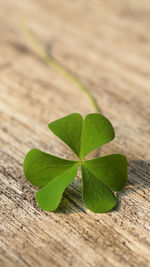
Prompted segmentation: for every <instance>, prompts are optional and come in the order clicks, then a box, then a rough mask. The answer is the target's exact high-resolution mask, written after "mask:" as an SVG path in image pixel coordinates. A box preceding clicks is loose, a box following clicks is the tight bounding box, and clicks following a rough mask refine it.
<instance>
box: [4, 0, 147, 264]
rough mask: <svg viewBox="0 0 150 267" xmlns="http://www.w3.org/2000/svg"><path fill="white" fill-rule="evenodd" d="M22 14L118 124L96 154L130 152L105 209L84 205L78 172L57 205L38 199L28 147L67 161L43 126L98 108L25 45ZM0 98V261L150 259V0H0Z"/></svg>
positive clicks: (125, 261)
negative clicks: (44, 206)
mask: <svg viewBox="0 0 150 267" xmlns="http://www.w3.org/2000/svg"><path fill="white" fill-rule="evenodd" d="M22 20H24V21H26V23H27V25H28V28H29V29H30V30H31V31H32V33H33V35H34V36H35V38H36V39H37V40H38V42H39V43H40V44H41V45H42V46H43V48H44V49H45V50H46V51H48V52H49V53H50V54H51V55H52V56H53V58H55V60H57V62H59V63H60V64H62V65H63V66H64V67H65V68H66V69H68V70H69V71H70V72H71V73H72V74H73V75H75V76H76V77H78V79H79V80H80V81H82V83H84V84H85V86H86V87H87V88H88V90H89V91H90V92H91V93H92V95H93V96H94V97H95V98H96V100H97V102H98V104H99V106H100V108H101V110H102V112H103V114H104V115H105V116H107V117H108V118H109V119H110V120H111V122H112V124H113V126H114V127H115V131H116V139H115V140H114V141H113V142H111V143H110V144H107V145H105V146H104V147H102V149H101V153H102V155H105V154H109V153H123V154H124V155H126V157H127V158H128V162H129V168H128V178H129V179H128V184H127V187H126V188H125V189H124V190H123V191H122V192H120V193H118V206H117V207H116V208H115V209H114V210H113V211H111V212H108V213H106V214H94V213H92V212H90V211H89V210H87V209H86V208H85V206H84V204H83V202H82V198H81V192H82V186H81V176H80V174H79V175H78V178H77V179H76V180H75V181H74V182H73V184H72V185H70V186H69V187H68V189H67V190H66V192H65V194H64V197H63V200H62V203H61V205H60V207H59V209H58V210H57V211H56V212H44V211H41V210H40V208H39V207H38V206H37V204H36V201H35V193H36V191H37V188H35V187H34V186H32V185H31V184H30V183H29V182H28V181H27V180H26V179H25V177H24V175H23V160H24V157H25V154H26V153H27V152H28V151H29V149H31V148H34V147H36V148H40V149H42V150H44V151H46V152H49V153H51V154H54V155H57V156H60V157H63V158H67V159H72V158H73V154H72V152H71V151H70V150H69V148H67V147H66V146H65V145H64V144H63V143H62V142H61V141H60V140H58V139H57V138H56V137H55V136H54V135H53V134H52V133H51V132H50V131H49V129H48V127H47V124H48V123H49V122H51V121H53V120H55V119H57V118H59V117H63V116H65V115H67V114H70V113H73V112H79V113H81V114H82V115H83V116H85V115H86V114H87V113H90V112H94V109H93V106H92V105H91V103H90V101H89V99H88V98H87V96H86V95H85V94H84V93H83V92H81V91H80V90H79V88H78V87H76V86H75V85H74V84H73V83H72V82H71V81H68V80H67V79H65V78H64V77H63V76H61V75H60V74H59V73H58V72H57V71H55V70H53V69H52V68H50V67H49V66H47V65H46V63H45V62H43V61H42V60H41V58H39V57H38V56H37V54H36V53H35V52H34V51H33V50H32V49H31V47H30V45H29V43H28V42H27V40H26V37H25V35H24V32H23V28H22V27H21V21H22ZM0 99H1V100H0V101H1V102H0V112H1V113H0V118H1V122H0V170H1V174H0V178H1V186H0V192H1V204H0V209H1V212H0V229H1V232H0V237H1V238H0V240H1V241H0V251H1V255H0V266H4V267H9V266H17V267H18V266H32V267H36V266H44V267H47V266H48V267H49V266H50V267H51V266H52V267H53V266H63V267H67V266H74V267H80V266H81V267H84V266H96V267H99V266H102V267H105V266H115V267H116V266H118V267H122V266H140V267H143V266H144V267H145V266H150V202H149V199H150V198H149V197H150V172H149V171H150V161H149V160H150V1H149V0H142V1H137V0H107V1H104V0H103V1H102V0H93V1H91V0H76V1H71V0H62V1H58V0H21V1H19V0H0Z"/></svg>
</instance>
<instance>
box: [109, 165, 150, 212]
mask: <svg viewBox="0 0 150 267" xmlns="http://www.w3.org/2000/svg"><path fill="white" fill-rule="evenodd" d="M146 188H150V161H148V160H135V161H130V162H129V163H128V182H127V185H126V187H125V188H124V189H123V190H122V191H120V192H118V193H117V200H118V204H117V206H116V207H115V208H114V209H113V210H116V211H120V209H121V202H122V200H123V198H124V197H125V196H128V195H130V194H132V193H133V192H137V191H141V190H144V189H146ZM145 197H146V196H145Z"/></svg>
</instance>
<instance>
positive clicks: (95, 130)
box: [24, 113, 127, 213]
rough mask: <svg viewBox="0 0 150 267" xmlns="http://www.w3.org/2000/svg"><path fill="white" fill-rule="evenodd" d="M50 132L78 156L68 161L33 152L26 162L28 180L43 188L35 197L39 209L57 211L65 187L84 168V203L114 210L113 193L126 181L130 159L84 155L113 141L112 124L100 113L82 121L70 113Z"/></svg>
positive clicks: (117, 156)
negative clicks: (128, 160)
mask: <svg viewBox="0 0 150 267" xmlns="http://www.w3.org/2000/svg"><path fill="white" fill-rule="evenodd" d="M48 127H49V129H50V130H51V131H52V132H53V133H54V134H55V135H56V136H57V137H59V138H60V139H61V140H62V141H63V142H64V143H65V144H67V145H68V146H69V147H70V148H71V149H72V150H73V152H74V153H75V154H76V155H77V157H78V160H77V161H71V160H65V159H61V158H58V157H56V156H53V155H50V154H47V153H45V152H42V151H40V150H39V149H31V150H30V151H29V152H28V154H27V155H26V157H25V160H24V174H25V176H26V178H27V179H28V180H29V181H30V182H31V183H32V184H33V185H36V186H39V187H40V189H39V191H38V192H37V194H36V200H37V203H38V205H39V207H40V208H41V209H43V210H47V211H53V210H56V209H57V207H58V206H59V203H60V201H61V198H62V195H63V192H64V190H65V188H66V187H67V186H68V185H69V184H70V183H71V182H72V181H73V179H74V178H75V176H76V174H77V171H78V167H79V165H81V172H82V184H83V192H82V196H83V200H84V202H85V204H86V206H87V207H88V208H89V209H90V210H92V211H93V212H96V213H102V212H107V211H109V210H110V209H112V208H113V207H114V206H115V205H116V204H117V200H116V197H115V195H114V192H113V191H120V190H121V189H123V187H124V186H125V184H126V182H127V160H126V158H125V156H123V155H120V154H111V155H107V156H103V157H99V158H96V159H92V160H84V158H85V156H86V155H87V154H89V153H90V152H91V151H93V150H95V149H96V148H98V147H100V146H102V145H104V144H106V143H108V142H110V141H111V140H113V139H114V129H113V127H112V125H111V123H110V121H109V120H108V119H107V118H105V117H104V116H103V115H101V114H99V113H91V114H88V115H87V116H86V118H85V119H84V120H83V118H82V116H81V115H80V114H78V113H73V114H70V115H68V116H66V117H64V118H61V119H58V120H56V121H54V122H52V123H50V124H49V125H48Z"/></svg>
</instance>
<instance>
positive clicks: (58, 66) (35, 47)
mask: <svg viewBox="0 0 150 267" xmlns="http://www.w3.org/2000/svg"><path fill="white" fill-rule="evenodd" d="M23 32H24V34H25V36H26V39H27V40H28V42H29V44H30V45H31V47H32V49H33V50H34V51H35V52H36V53H37V54H38V55H39V56H40V57H41V58H42V59H43V60H44V61H45V62H46V63H47V64H48V65H49V66H51V67H52V68H54V69H55V70H57V71H58V72H59V73H61V74H62V75H63V76H64V77H66V78H67V79H68V80H70V81H72V82H73V83H74V84H75V85H76V86H77V87H78V88H79V89H80V90H82V91H83V92H84V93H85V94H86V95H87V96H88V98H89V100H90V101H91V103H92V105H93V107H94V109H95V111H96V112H98V113H100V112H101V111H100V108H99V106H98V104H97V102H96V99H95V98H94V96H92V94H91V93H90V92H89V90H88V89H87V88H86V87H85V85H84V84H82V82H80V80H79V79H78V78H76V77H75V76H74V75H73V74H71V73H70V72H69V71H68V70H66V69H65V68H64V67H63V66H62V65H61V64H59V63H58V62H57V61H56V60H54V59H53V58H52V57H51V56H49V55H48V54H47V53H46V52H45V51H44V50H43V49H42V47H41V46H40V45H39V43H38V42H37V41H36V39H35V38H34V37H33V35H32V33H31V31H30V30H29V29H28V28H27V26H26V24H25V23H23Z"/></svg>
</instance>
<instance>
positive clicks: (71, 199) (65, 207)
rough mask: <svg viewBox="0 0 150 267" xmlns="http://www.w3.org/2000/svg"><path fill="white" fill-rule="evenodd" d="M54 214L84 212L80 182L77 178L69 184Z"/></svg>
mask: <svg viewBox="0 0 150 267" xmlns="http://www.w3.org/2000/svg"><path fill="white" fill-rule="evenodd" d="M55 212H56V213H63V214H70V213H78V212H83V213H87V212H86V206H85V204H84V202H83V200H82V181H81V179H79V178H76V179H75V180H74V181H73V182H72V184H70V185H69V186H68V187H67V188H66V190H65V192H64V194H63V198H62V200H61V203H60V205H59V207H58V209H57V210H56V211H55Z"/></svg>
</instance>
